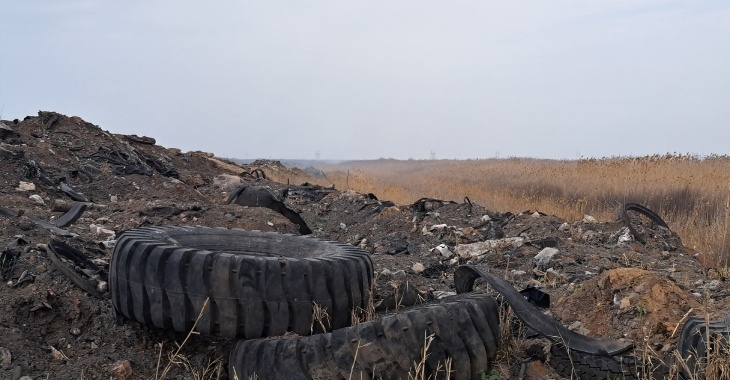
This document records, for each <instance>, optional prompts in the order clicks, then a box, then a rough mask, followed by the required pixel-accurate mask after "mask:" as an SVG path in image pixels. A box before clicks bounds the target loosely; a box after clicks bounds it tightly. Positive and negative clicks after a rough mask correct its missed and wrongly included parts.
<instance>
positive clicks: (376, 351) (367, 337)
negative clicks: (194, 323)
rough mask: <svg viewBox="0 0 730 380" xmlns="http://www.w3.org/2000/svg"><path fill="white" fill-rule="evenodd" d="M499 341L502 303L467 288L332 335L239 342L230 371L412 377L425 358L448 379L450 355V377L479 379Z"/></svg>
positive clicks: (427, 374) (265, 375)
mask: <svg viewBox="0 0 730 380" xmlns="http://www.w3.org/2000/svg"><path fill="white" fill-rule="evenodd" d="M431 339H432V340H431ZM429 341H430V343H429ZM498 344H499V310H498V306H497V302H496V301H495V300H494V298H492V297H491V296H489V295H487V294H485V293H468V294H461V295H458V296H455V297H451V298H448V299H446V300H443V301H441V302H439V303H436V304H428V305H422V306H420V307H416V308H413V309H409V310H406V311H401V312H398V313H396V314H390V315H386V316H384V317H382V318H380V319H375V320H372V321H368V322H363V323H360V324H358V325H355V326H352V327H346V328H342V329H338V330H335V331H333V332H331V333H326V334H318V335H312V336H306V337H295V338H276V339H252V340H239V341H237V342H236V343H235V344H234V346H233V348H232V349H231V352H230V357H229V371H228V376H229V377H231V378H238V379H253V378H256V379H361V378H362V379H386V380H387V379H408V378H411V377H409V376H413V375H415V370H416V368H417V367H418V366H419V363H422V362H423V364H422V366H421V368H422V370H423V371H424V372H422V373H423V374H424V376H423V378H429V379H442V378H447V376H446V368H445V365H446V359H447V358H451V372H450V375H449V376H450V378H451V379H479V378H480V374H481V373H489V370H490V368H491V365H492V361H493V360H494V358H495V357H496V355H497V349H498ZM426 345H427V350H425V351H426V356H425V360H424V347H426ZM418 378H421V377H420V376H419V377H418Z"/></svg>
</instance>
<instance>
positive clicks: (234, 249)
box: [109, 226, 373, 338]
mask: <svg viewBox="0 0 730 380" xmlns="http://www.w3.org/2000/svg"><path fill="white" fill-rule="evenodd" d="M180 236H184V237H185V239H182V238H180ZM196 237H200V240H201V241H203V243H201V246H195V244H194V243H193V244H190V243H188V245H189V246H185V245H183V244H180V243H179V242H178V241H177V240H176V239H179V240H185V241H193V242H195V241H196V240H195V239H196ZM242 239H250V242H246V243H245V244H244V243H241V241H242ZM256 244H258V245H261V246H262V250H263V251H264V252H270V251H271V250H272V247H274V248H273V249H277V251H276V252H274V253H266V254H256V253H251V252H249V250H253V249H252V248H251V246H252V245H253V246H255V245H256ZM302 246H306V247H310V248H311V247H314V250H315V251H317V252H315V253H312V252H303V251H302V248H301V247H302ZM320 251H321V252H320ZM372 265H373V264H372V260H371V259H370V256H369V255H368V254H367V253H365V252H364V251H362V250H360V249H358V248H356V247H353V246H350V245H346V244H341V243H335V242H329V241H325V240H320V239H317V238H313V237H309V236H307V237H304V236H294V235H285V234H277V233H269V232H258V231H244V230H228V229H223V228H208V227H169V226H165V227H142V228H136V229H131V230H127V231H125V232H123V233H122V234H121V235H120V236H119V238H118V240H117V245H116V247H115V251H114V254H113V256H112V262H111V268H110V273H109V286H110V293H111V295H112V304H113V305H114V308H115V309H116V310H117V312H118V313H120V314H121V315H123V316H125V317H126V318H129V319H132V320H135V321H138V322H141V323H145V324H148V325H151V326H154V327H158V328H165V329H172V330H175V331H179V332H188V331H190V329H191V328H192V327H193V325H194V324H195V322H196V319H197V318H198V315H199V314H200V311H201V309H202V307H203V304H204V303H205V301H206V299H208V304H207V306H206V308H205V310H204V312H203V313H202V315H201V317H200V320H198V322H197V325H195V327H196V330H197V331H198V332H200V333H204V334H217V335H222V336H224V337H229V338H234V337H243V338H260V337H265V336H274V335H282V334H284V333H286V332H287V331H292V332H294V333H296V334H299V335H309V334H311V333H312V332H313V331H312V325H313V323H312V321H313V320H312V310H313V303H317V304H318V305H320V306H321V307H323V308H325V310H326V312H327V313H328V315H329V318H330V321H331V322H330V323H329V325H325V330H330V329H332V328H340V327H346V326H349V325H350V323H351V314H352V312H353V310H357V309H358V308H360V309H366V305H367V304H368V303H369V299H370V296H371V295H370V285H371V283H372V281H373V278H372V275H373V267H372ZM317 325H318V324H317ZM320 330H322V329H321V327H320V328H319V330H315V331H314V332H318V331H320Z"/></svg>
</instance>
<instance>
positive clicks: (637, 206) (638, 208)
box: [621, 203, 669, 244]
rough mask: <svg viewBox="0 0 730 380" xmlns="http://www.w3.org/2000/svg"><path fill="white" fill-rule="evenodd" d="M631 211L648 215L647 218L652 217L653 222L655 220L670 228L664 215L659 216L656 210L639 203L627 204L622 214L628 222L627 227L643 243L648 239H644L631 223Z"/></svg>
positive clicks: (625, 221)
mask: <svg viewBox="0 0 730 380" xmlns="http://www.w3.org/2000/svg"><path fill="white" fill-rule="evenodd" d="M629 211H635V212H638V213H639V214H642V215H644V216H646V217H647V218H649V219H651V221H652V222H654V223H656V224H658V225H660V226H662V227H664V228H667V229H668V228H669V226H668V225H667V222H665V221H664V219H662V217H661V216H659V214H657V213H655V212H654V211H652V210H650V209H648V208H646V207H644V206H642V205H640V204H638V203H627V204H625V205H624V209H623V212H622V213H621V216H622V218H623V220H624V223H626V227H628V228H629V231H630V232H631V234H632V235H634V237H635V238H636V240H637V241H639V242H640V243H641V244H646V240H644V238H642V237H641V236H640V235H639V233H638V232H637V231H636V228H634V225H633V224H631V218H629Z"/></svg>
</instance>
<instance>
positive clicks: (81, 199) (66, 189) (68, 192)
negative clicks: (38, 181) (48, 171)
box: [61, 182, 89, 202]
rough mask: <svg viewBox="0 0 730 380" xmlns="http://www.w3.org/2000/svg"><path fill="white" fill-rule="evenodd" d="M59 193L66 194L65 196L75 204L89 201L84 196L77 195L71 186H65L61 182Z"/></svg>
mask: <svg viewBox="0 0 730 380" xmlns="http://www.w3.org/2000/svg"><path fill="white" fill-rule="evenodd" d="M61 191H63V192H64V193H66V195H68V196H69V197H71V199H73V200H75V201H77V202H88V201H89V200H88V199H87V198H86V196H85V195H84V194H81V193H77V192H76V191H75V190H74V189H72V188H71V186H69V185H67V184H66V183H65V182H61Z"/></svg>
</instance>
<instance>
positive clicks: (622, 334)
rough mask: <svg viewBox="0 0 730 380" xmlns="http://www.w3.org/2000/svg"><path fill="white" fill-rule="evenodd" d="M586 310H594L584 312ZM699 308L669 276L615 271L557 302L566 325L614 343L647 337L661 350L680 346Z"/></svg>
mask: <svg viewBox="0 0 730 380" xmlns="http://www.w3.org/2000/svg"><path fill="white" fill-rule="evenodd" d="M586 305H591V306H592V307H590V308H588V309H586V308H585V306H586ZM699 307H700V302H699V300H698V299H697V298H695V297H694V296H693V295H692V294H690V293H689V292H687V291H686V290H684V289H682V288H681V287H680V286H679V285H677V283H676V282H675V281H674V280H672V279H671V278H670V277H668V276H666V275H663V274H660V273H657V272H649V271H646V270H643V269H638V268H617V269H611V270H608V271H605V272H603V273H601V275H599V276H598V277H595V278H592V279H590V280H587V281H585V282H583V283H581V284H580V285H578V286H576V287H575V289H574V291H573V292H572V293H571V294H569V295H567V296H565V297H564V298H563V299H560V300H558V302H557V307H556V308H555V312H556V313H558V314H559V315H560V316H561V318H562V320H563V322H565V323H569V324H572V325H574V326H576V327H577V326H581V327H583V328H582V330H583V332H584V333H587V334H591V335H597V336H611V335H612V334H617V336H614V337H615V338H628V339H631V340H634V341H642V340H643V339H645V338H648V339H649V341H650V342H652V343H653V344H658V345H660V347H659V348H663V345H664V344H670V343H675V342H676V339H677V333H678V331H679V330H681V327H682V326H681V322H683V321H684V319H685V318H686V317H687V315H686V314H687V312H689V311H690V310H692V309H698V308H699ZM576 322H577V323H576ZM586 326H587V327H586ZM616 326H623V328H622V329H620V330H617V329H616ZM587 330H590V331H587Z"/></svg>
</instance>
